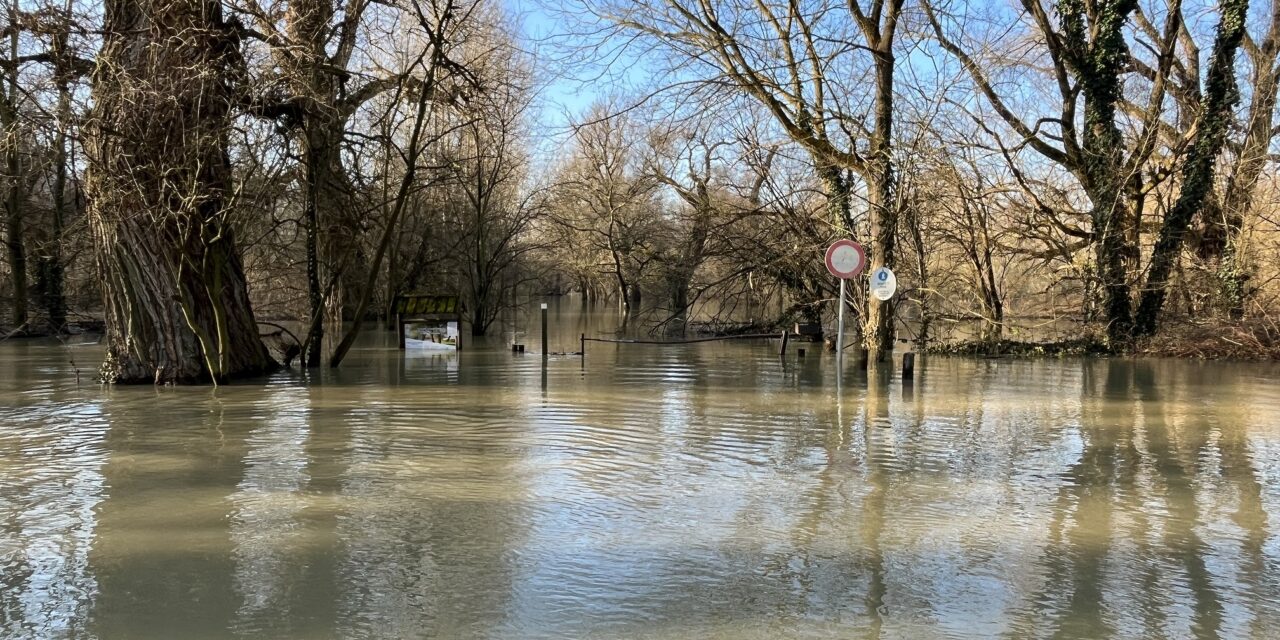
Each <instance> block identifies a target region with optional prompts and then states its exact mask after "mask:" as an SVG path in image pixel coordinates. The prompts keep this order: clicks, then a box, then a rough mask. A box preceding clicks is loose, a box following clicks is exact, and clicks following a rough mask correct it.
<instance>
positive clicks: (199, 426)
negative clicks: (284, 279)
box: [0, 308, 1280, 638]
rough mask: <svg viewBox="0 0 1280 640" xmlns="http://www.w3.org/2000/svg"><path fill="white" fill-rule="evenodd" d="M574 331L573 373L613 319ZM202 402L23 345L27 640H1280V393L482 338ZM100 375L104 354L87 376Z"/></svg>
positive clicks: (1240, 374)
mask: <svg viewBox="0 0 1280 640" xmlns="http://www.w3.org/2000/svg"><path fill="white" fill-rule="evenodd" d="M572 311H573V309H571V308H568V309H559V310H558V311H557V313H558V314H559V315H556V314H553V317H558V318H560V320H561V321H562V323H563V326H561V330H560V331H559V332H558V333H557V334H554V335H553V349H555V350H561V349H560V347H559V346H558V343H563V344H564V345H565V347H566V348H565V349H563V350H572V348H574V347H576V338H577V335H578V334H579V333H581V332H583V331H584V330H589V328H590V327H593V326H596V325H595V324H593V323H599V322H601V321H600V320H599V319H593V318H577V317H576V316H573V315H572V313H571V312H572ZM471 346H472V347H473V348H472V349H468V350H467V351H464V352H462V353H461V354H453V355H448V356H429V357H411V358H401V357H400V354H399V353H398V351H396V350H395V349H394V347H393V346H392V342H391V340H390V337H389V336H383V335H373V336H370V338H369V340H367V341H366V342H365V343H364V345H363V347H362V348H361V349H359V350H357V351H356V352H354V355H353V356H352V360H351V366H350V367H346V368H344V370H342V371H339V372H336V373H333V372H324V373H323V374H322V375H321V376H320V377H318V378H316V379H314V380H311V381H310V382H308V381H307V380H305V379H303V378H301V377H298V376H297V375H296V374H290V373H285V374H281V375H279V376H277V377H275V378H273V379H271V380H270V381H267V382H266V383H265V384H261V385H242V386H232V387H226V388H223V389H220V390H217V391H212V390H208V389H162V390H154V389H134V388H120V389H114V390H103V389H99V388H97V387H96V386H77V385H76V384H75V381H74V375H71V371H70V369H71V365H70V364H68V363H67V360H68V358H67V356H68V351H67V349H66V348H65V347H62V346H58V345H56V344H48V345H41V344H37V343H20V344H6V345H0V360H3V362H4V363H5V366H2V367H0V392H2V393H3V396H0V397H2V398H3V404H0V463H3V466H0V636H4V637H40V638H44V637H184V638H185V637H226V636H229V635H239V636H244V637H272V638H292V637H296V638H314V637H421V636H426V637H451V638H452V637H459V638H473V637H474V638H486V637H488V638H516V637H518V638H561V637H609V638H685V637H725V638H753V637H755V638H777V637H833V636H838V637H859V638H920V637H925V638H928V637H994V636H1003V637H1009V638H1027V637H1035V638H1051V637H1054V638H1099V637H1130V636H1146V637H1152V636H1155V637H1265V636H1267V635H1269V634H1270V633H1272V630H1273V629H1274V628H1276V627H1277V623H1280V619H1278V618H1280V616H1278V614H1280V598H1278V597H1277V595H1276V594H1277V593H1280V591H1278V590H1277V587H1278V586H1280V565H1278V564H1277V561H1278V560H1280V542H1278V541H1277V538H1276V536H1275V535H1274V534H1273V533H1272V529H1273V523H1272V519H1271V514H1272V513H1276V510H1277V509H1278V508H1280V462H1278V461H1280V420H1278V418H1280V392H1278V391H1277V387H1276V384H1275V383H1276V381H1277V380H1280V371H1277V370H1276V368H1275V367H1268V366H1262V365H1247V366H1246V365H1222V364H1204V363H1182V362H1164V361H1130V360H1101V361H1003V360H985V361H974V360H962V359H931V360H928V361H924V362H922V363H920V365H919V370H918V374H919V379H918V380H917V381H916V384H915V385H914V388H913V389H912V392H911V393H905V390H904V389H903V388H902V387H901V380H900V378H899V377H897V376H896V375H894V374H893V373H892V372H890V371H887V370H883V369H873V370H872V371H869V372H862V371H861V370H858V369H857V368H856V364H853V365H851V368H850V370H849V371H846V372H845V375H844V377H843V379H842V380H841V381H840V385H839V387H837V385H836V380H835V377H834V373H835V371H834V368H833V364H834V363H833V362H832V360H831V359H830V358H829V357H826V356H822V355H820V354H815V353H814V352H812V351H810V352H809V354H808V356H807V357H806V358H804V359H798V358H796V357H794V355H793V356H789V357H788V358H785V359H781V360H780V359H779V358H778V357H777V355H776V352H775V351H774V348H773V347H771V346H768V345H750V344H733V345H715V344H707V345H699V346H694V347H687V348H685V347H682V348H678V349H670V348H661V347H639V346H613V345H592V346H591V347H590V351H589V356H588V358H587V359H586V360H585V361H584V360H581V359H578V358H575V357H553V358H551V359H550V361H549V362H548V367H547V370H546V386H545V389H544V388H543V383H542V359H541V358H540V357H538V356H537V355H533V356H532V357H531V356H525V357H523V358H521V357H518V356H513V355H512V354H511V353H510V352H509V350H507V349H505V348H504V346H505V345H503V344H500V343H498V342H497V341H495V343H494V344H491V345H489V346H488V347H487V348H486V345H484V344H473V345H471ZM77 349H80V351H75V352H74V354H75V355H76V356H77V358H78V359H79V360H81V361H90V360H92V358H93V357H94V356H93V354H92V353H91V352H89V351H88V350H87V348H84V347H77Z"/></svg>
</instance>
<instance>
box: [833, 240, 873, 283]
mask: <svg viewBox="0 0 1280 640" xmlns="http://www.w3.org/2000/svg"><path fill="white" fill-rule="evenodd" d="M866 266H867V252H866V250H864V249H863V248H862V245H860V244H858V243H856V242H854V241H852V240H836V241H835V242H833V243H831V246H829V247H827V271H830V272H831V275H833V276H835V277H837V278H840V279H842V280H848V279H850V278H853V277H856V276H857V275H858V274H859V273H862V270H863V269H864V268H866Z"/></svg>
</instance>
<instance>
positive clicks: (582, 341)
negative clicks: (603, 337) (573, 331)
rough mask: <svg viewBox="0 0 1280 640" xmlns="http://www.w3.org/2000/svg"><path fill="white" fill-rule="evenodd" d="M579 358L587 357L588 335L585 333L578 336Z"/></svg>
mask: <svg viewBox="0 0 1280 640" xmlns="http://www.w3.org/2000/svg"><path fill="white" fill-rule="evenodd" d="M578 356H579V357H582V358H586V357H587V334H585V333H583V334H579V335H578Z"/></svg>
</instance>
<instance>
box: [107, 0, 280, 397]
mask: <svg viewBox="0 0 1280 640" xmlns="http://www.w3.org/2000/svg"><path fill="white" fill-rule="evenodd" d="M105 9H106V18H105V25H104V36H103V45H102V50H101V53H100V54H99V59H98V63H99V64H98V67H97V70H96V71H95V73H94V78H93V97H94V105H95V106H94V112H93V114H92V116H91V117H90V119H89V121H88V122H87V126H86V145H85V149H86V152H87V156H88V159H89V163H90V164H89V168H88V172H87V179H86V195H87V196H88V212H87V213H88V218H89V224H90V228H91V229H92V232H93V236H94V244H95V249H96V256H97V262H98V267H99V270H100V275H101V278H102V289H103V299H104V303H105V305H104V306H105V313H106V323H107V336H106V340H107V356H106V362H105V363H104V364H103V366H102V377H103V379H104V380H105V381H107V382H135V383H136V382H154V383H197V382H205V381H209V380H213V381H219V380H224V379H228V378H232V377H237V376H246V375H253V374H259V373H262V372H265V371H268V370H270V369H272V368H274V367H275V366H276V363H275V362H274V361H273V360H272V359H271V357H270V356H269V355H268V353H267V350H266V347H265V346H264V345H263V343H262V341H261V340H260V339H259V338H258V330H257V326H256V324H255V322H254V317H253V311H252V309H251V308H250V305H249V296H248V289H247V285H246V282H245V277H244V272H243V269H242V267H241V263H240V256H239V253H238V251H237V248H236V244H235V235H234V233H233V229H232V227H231V224H230V223H229V221H228V219H227V216H228V212H227V191H228V188H229V182H230V176H231V167H230V162H229V159H228V156H227V131H228V129H229V128H230V124H231V112H230V105H231V102H232V90H231V87H230V85H229V83H228V80H227V78H228V66H229V65H230V64H231V61H232V59H233V55H234V54H235V50H236V46H237V43H236V41H235V39H234V36H233V35H232V33H233V32H232V30H231V29H229V28H228V27H227V25H226V24H225V23H223V21H222V7H221V4H220V3H219V2H218V1H217V0H108V1H107V2H106V6H105Z"/></svg>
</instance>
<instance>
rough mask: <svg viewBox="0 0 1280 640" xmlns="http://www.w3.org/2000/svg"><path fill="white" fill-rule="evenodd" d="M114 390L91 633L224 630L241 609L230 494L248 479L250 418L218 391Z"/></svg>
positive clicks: (174, 634) (94, 560)
mask: <svg viewBox="0 0 1280 640" xmlns="http://www.w3.org/2000/svg"><path fill="white" fill-rule="evenodd" d="M113 393H114V395H115V397H113V398H112V399H111V400H110V401H108V402H107V403H106V405H105V406H106V408H107V416H108V420H109V421H110V423H111V430H110V432H109V433H108V434H107V439H106V446H107V448H108V449H109V450H110V458H109V459H108V461H107V464H106V465H105V466H104V467H103V476H104V478H105V481H106V485H107V486H108V487H109V489H108V491H109V493H108V495H107V497H106V499H105V500H104V501H103V502H102V503H101V504H99V505H98V530H97V536H96V540H95V542H94V545H93V550H92V552H91V553H90V556H89V560H90V563H91V565H92V568H93V572H94V574H95V575H96V576H97V577H98V584H99V594H98V597H97V599H96V601H95V602H94V612H93V613H92V617H91V621H90V634H91V635H93V636H95V637H103V638H126V637H170V638H183V637H193V636H201V635H209V634H216V633H218V632H215V631H211V630H222V629H226V627H227V625H228V624H229V623H230V621H232V620H234V619H235V615H236V610H237V609H238V608H239V606H240V596H239V594H237V593H236V589H235V584H234V580H233V576H234V574H235V565H234V561H233V556H232V551H233V544H232V540H231V536H230V531H229V519H228V518H227V508H228V506H229V505H228V502H227V500H226V498H227V496H228V495H230V494H232V493H233V492H234V491H235V487H236V484H237V483H238V482H239V481H240V480H241V478H242V476H243V458H244V435H243V434H244V431H243V428H242V425H244V423H245V422H246V421H245V420H244V418H245V416H236V415H225V414H226V413H227V412H228V410H226V409H224V406H223V402H222V401H221V400H219V399H218V397H217V396H216V394H218V393H219V392H217V391H212V392H210V391H204V390H199V391H197V390H182V391H156V392H149V391H144V390H141V389H120V390H115V391H114V392H113ZM149 393H155V394H156V396H157V397H143V396H144V394H146V395H149ZM197 394H199V395H197ZM193 398H198V401H197V402H192V399H193Z"/></svg>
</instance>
